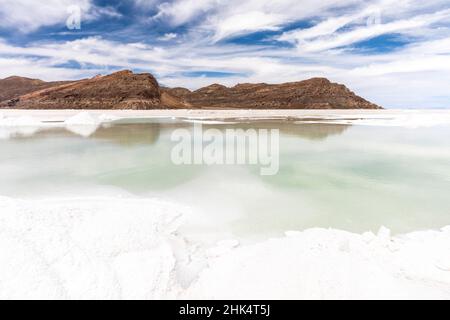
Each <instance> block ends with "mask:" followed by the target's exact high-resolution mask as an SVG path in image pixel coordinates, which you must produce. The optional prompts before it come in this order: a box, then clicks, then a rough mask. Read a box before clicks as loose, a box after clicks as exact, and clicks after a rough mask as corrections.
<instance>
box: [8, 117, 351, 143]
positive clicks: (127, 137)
mask: <svg viewBox="0 0 450 320" xmlns="http://www.w3.org/2000/svg"><path fill="white" fill-rule="evenodd" d="M193 126H194V124H193V123H190V122H186V121H183V119H179V120H171V119H158V120H146V119H134V120H133V119H130V120H121V121H118V122H115V123H114V122H113V123H109V124H102V125H68V126H64V125H63V124H54V125H49V126H43V127H36V126H18V127H0V139H4V140H7V139H33V138H34V139H45V138H48V137H52V138H53V137H55V136H57V137H83V138H89V139H94V140H102V141H108V142H112V143H117V144H119V145H134V144H148V145H152V144H155V143H157V142H158V140H159V139H160V136H161V134H162V133H168V134H169V135H170V133H171V132H172V131H173V130H175V129H178V128H187V129H189V128H193ZM350 127H351V126H350V125H337V124H326V123H308V122H303V123H299V122H298V121H293V120H292V121H291V120H284V121H252V122H248V121H241V122H222V123H215V124H208V123H205V124H203V128H204V129H205V130H207V129H211V128H214V129H219V130H226V129H243V130H247V129H256V130H259V129H268V130H270V129H278V130H280V133H281V134H282V135H287V136H295V137H299V138H304V139H308V140H325V139H327V138H328V137H330V136H334V135H341V134H343V133H344V132H345V131H346V130H348V129H349V128H350Z"/></svg>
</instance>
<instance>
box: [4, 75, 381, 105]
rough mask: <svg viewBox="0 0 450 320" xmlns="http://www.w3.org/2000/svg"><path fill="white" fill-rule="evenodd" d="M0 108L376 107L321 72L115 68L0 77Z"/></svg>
mask: <svg viewBox="0 0 450 320" xmlns="http://www.w3.org/2000/svg"><path fill="white" fill-rule="evenodd" d="M0 108H15V109H144V110H145V109H202V108H203V109H380V108H381V107H379V106H377V105H376V104H373V103H371V102H369V101H367V100H365V99H363V98H361V97H359V96H357V95H356V94H355V93H353V92H352V91H350V90H349V89H348V88H347V87H345V86H344V85H341V84H336V83H332V82H330V81H329V80H328V79H325V78H313V79H310V80H305V81H300V82H291V83H284V84H265V83H259V84H238V85H236V86H234V87H231V88H230V87H225V86H222V85H219V84H213V85H211V86H208V87H205V88H201V89H199V90H196V91H191V90H188V89H185V88H166V87H161V86H160V85H159V84H158V81H157V80H156V79H155V77H153V76H152V75H151V74H149V73H142V74H135V73H133V72H131V71H128V70H124V71H119V72H116V73H113V74H110V75H106V76H96V77H94V78H92V79H84V80H79V81H59V82H45V81H42V80H36V79H28V78H23V77H17V76H14V77H9V78H6V79H2V80H0Z"/></svg>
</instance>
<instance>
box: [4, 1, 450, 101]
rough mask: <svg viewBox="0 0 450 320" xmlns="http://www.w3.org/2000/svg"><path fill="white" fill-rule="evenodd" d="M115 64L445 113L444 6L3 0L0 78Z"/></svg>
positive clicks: (175, 80)
mask: <svg viewBox="0 0 450 320" xmlns="http://www.w3.org/2000/svg"><path fill="white" fill-rule="evenodd" d="M122 69H130V70H133V71H135V72H150V73H152V74H153V75H154V76H155V77H157V79H158V81H159V82H160V84H161V85H164V86H171V87H176V86H183V87H187V88H189V89H197V88H200V87H202V86H206V85H209V84H212V83H221V84H224V85H227V86H233V85H235V84H238V83H247V82H257V83H259V82H265V83H282V82H291V81H300V80H304V79H308V78H312V77H326V78H328V79H330V80H331V81H334V82H339V83H343V84H345V85H347V86H348V87H349V88H350V89H351V90H352V91H354V92H355V93H357V94H359V95H361V96H363V97H364V98H366V99H368V100H370V101H372V102H374V103H377V104H379V105H381V106H384V107H386V108H450V1H449V0H428V1H423V0H375V1H367V0H365V1H362V0H320V1H318V0H172V1H164V0H162V1H160V0H122V1H117V0H110V1H107V0H0V78H5V77H8V76H11V75H19V76H26V77H31V78H39V79H43V80H47V81H49V80H69V79H81V78H87V77H92V76H95V75H98V74H108V73H111V72H114V71H117V70H122Z"/></svg>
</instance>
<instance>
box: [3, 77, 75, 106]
mask: <svg viewBox="0 0 450 320" xmlns="http://www.w3.org/2000/svg"><path fill="white" fill-rule="evenodd" d="M63 83H67V82H45V81H42V80H38V79H29V78H23V77H17V76H12V77H9V78H5V79H1V80H0V102H1V101H5V100H13V99H16V98H18V97H20V96H22V95H24V94H27V93H30V92H33V91H37V90H41V89H45V88H50V87H53V86H56V85H61V84H63Z"/></svg>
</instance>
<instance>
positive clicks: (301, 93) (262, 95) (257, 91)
mask: <svg viewBox="0 0 450 320" xmlns="http://www.w3.org/2000/svg"><path fill="white" fill-rule="evenodd" d="M168 92H169V93H171V94H172V95H174V96H178V97H179V98H181V99H183V100H184V101H185V102H187V103H189V104H191V105H193V106H194V107H196V108H217V109H241V108H242V109H380V107H379V106H377V105H375V104H373V103H370V102H369V101H367V100H365V99H363V98H361V97H359V96H357V95H356V94H355V93H353V92H352V91H350V90H349V89H348V88H347V87H345V86H344V85H340V84H336V83H332V82H330V81H329V80H327V79H324V78H314V79H310V80H305V81H301V82H292V83H284V84H278V85H270V84H265V83H260V84H250V83H246V84H238V85H237V86H234V87H232V88H228V87H225V86H223V85H219V84H213V85H211V86H208V87H205V88H201V89H199V90H197V91H194V92H190V91H189V90H187V89H182V88H176V89H169V90H168Z"/></svg>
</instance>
